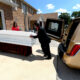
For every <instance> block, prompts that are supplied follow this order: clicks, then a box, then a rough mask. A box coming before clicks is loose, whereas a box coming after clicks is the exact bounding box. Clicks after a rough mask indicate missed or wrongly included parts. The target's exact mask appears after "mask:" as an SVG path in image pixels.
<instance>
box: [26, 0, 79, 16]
mask: <svg viewBox="0 0 80 80" xmlns="http://www.w3.org/2000/svg"><path fill="white" fill-rule="evenodd" d="M25 1H26V2H27V3H29V4H30V5H32V6H33V7H34V8H36V9H37V10H38V13H39V14H40V13H43V14H45V13H53V12H58V15H59V14H60V13H65V12H67V13H70V14H71V13H72V12H73V11H80V0H25Z"/></svg>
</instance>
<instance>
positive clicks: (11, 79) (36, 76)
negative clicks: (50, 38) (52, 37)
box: [0, 42, 57, 80]
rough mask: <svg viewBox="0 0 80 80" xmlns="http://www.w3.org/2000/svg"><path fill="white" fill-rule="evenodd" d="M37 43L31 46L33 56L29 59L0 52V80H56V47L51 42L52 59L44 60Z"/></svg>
mask: <svg viewBox="0 0 80 80" xmlns="http://www.w3.org/2000/svg"><path fill="white" fill-rule="evenodd" d="M37 43H38V42H37ZM37 43H36V44H35V45H34V46H33V55H31V56H29V57H24V56H19V55H16V54H11V53H4V52H0V80H56V69H55V67H56V66H57V65H56V63H57V62H56V60H55V59H56V55H57V48H56V46H57V45H56V44H55V43H54V42H51V43H52V44H55V46H54V47H53V45H50V46H51V53H52V59H51V60H44V58H43V53H42V51H41V48H40V44H39V43H38V44H37ZM54 60H55V63H53V61H54Z"/></svg>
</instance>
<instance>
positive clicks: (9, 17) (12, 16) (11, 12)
mask: <svg viewBox="0 0 80 80" xmlns="http://www.w3.org/2000/svg"><path fill="white" fill-rule="evenodd" d="M21 3H22V2H21V1H20V0H17V4H18V5H19V6H18V8H17V10H15V8H12V7H11V6H8V5H6V4H3V3H0V9H1V10H3V11H4V17H5V24H6V29H7V30H11V28H12V25H13V21H16V22H17V24H18V26H20V28H21V29H22V30H25V25H24V13H22V5H21ZM34 12H35V13H36V11H34ZM29 16H32V14H31V13H30V12H28V15H27V16H26V25H27V29H29V20H28V18H29Z"/></svg>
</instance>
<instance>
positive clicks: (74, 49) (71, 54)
mask: <svg viewBox="0 0 80 80" xmlns="http://www.w3.org/2000/svg"><path fill="white" fill-rule="evenodd" d="M79 49H80V45H75V46H74V47H73V48H72V51H71V52H70V56H74V55H75V54H76V53H77V52H78V50H79Z"/></svg>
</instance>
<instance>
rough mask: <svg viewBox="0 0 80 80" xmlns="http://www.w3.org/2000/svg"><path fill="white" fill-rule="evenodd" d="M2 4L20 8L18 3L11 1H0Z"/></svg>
mask: <svg viewBox="0 0 80 80" xmlns="http://www.w3.org/2000/svg"><path fill="white" fill-rule="evenodd" d="M0 2H2V3H4V4H7V5H9V6H11V7H17V6H18V5H17V4H16V3H13V2H11V1H9V0H0Z"/></svg>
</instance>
